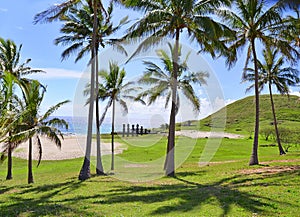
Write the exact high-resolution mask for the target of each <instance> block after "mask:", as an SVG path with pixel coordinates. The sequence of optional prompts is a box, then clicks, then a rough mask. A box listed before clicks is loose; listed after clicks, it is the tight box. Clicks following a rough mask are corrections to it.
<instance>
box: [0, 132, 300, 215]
mask: <svg viewBox="0 0 300 217" xmlns="http://www.w3.org/2000/svg"><path fill="white" fill-rule="evenodd" d="M117 141H119V142H126V144H127V146H128V149H127V150H126V151H124V152H123V154H121V155H119V157H121V158H122V159H126V160H128V161H132V162H136V163H140V162H145V161H147V162H150V161H151V160H152V161H154V160H156V159H159V158H161V157H162V156H163V154H164V153H165V144H166V138H165V137H160V136H159V135H156V136H153V135H147V136H143V137H133V138H132V137H129V138H125V139H124V140H123V139H122V138H117ZM177 141H178V144H179V145H178V146H177V152H176V153H177V154H181V152H183V151H185V149H186V148H193V149H192V150H191V153H190V154H189V155H188V157H187V159H186V161H185V162H184V163H183V164H182V165H180V166H179V168H178V169H177V176H176V178H165V177H163V178H159V179H157V180H153V181H149V182H135V183H132V182H126V181H121V180H118V179H117V178H116V177H117V175H112V176H102V177H97V176H93V177H92V178H91V179H89V180H87V181H84V182H80V181H78V180H77V176H78V172H79V170H80V167H81V165H82V160H83V159H72V160H63V161H43V162H42V163H41V165H40V167H39V168H34V178H35V184H32V185H27V184H26V175H27V174H26V173H27V170H26V167H27V162H26V161H25V160H21V159H16V158H14V162H13V163H14V168H13V177H14V179H13V180H10V181H5V180H4V178H5V174H6V172H5V170H6V163H4V164H2V165H0V216H291V217H293V216H297V215H299V209H300V192H299V189H298V188H299V185H300V179H299V175H300V161H299V157H300V152H299V150H297V149H296V148H292V149H291V150H290V152H289V153H288V154H287V155H285V156H279V155H278V150H277V148H276V147H270V146H260V148H259V156H260V157H259V158H260V161H261V162H263V163H262V164H261V165H259V166H254V167H249V166H248V165H247V163H248V160H249V155H250V151H251V146H252V142H253V141H252V140H249V139H238V140H233V139H223V140H222V143H221V145H220V147H219V149H218V151H217V153H216V154H215V155H214V157H213V159H212V161H213V162H211V163H210V164H209V165H207V166H199V164H198V162H199V158H200V156H201V153H202V151H203V150H204V146H205V144H206V143H207V142H208V141H211V142H216V143H218V142H219V140H207V139H199V140H193V139H189V138H185V137H181V138H177ZM260 144H262V145H263V144H268V142H267V141H263V140H261V141H260ZM194 145H195V146H194ZM188 146H191V147H188ZM108 159H109V157H108V156H107V157H105V161H107V160H108ZM218 162H219V163H218ZM220 162H221V163H220ZM117 163H118V162H117ZM105 168H107V165H105ZM255 170H258V171H257V172H254V171H255ZM259 170H260V171H259ZM91 171H92V172H94V171H95V168H94V167H93V165H92V167H91ZM140 172H143V170H140Z"/></svg>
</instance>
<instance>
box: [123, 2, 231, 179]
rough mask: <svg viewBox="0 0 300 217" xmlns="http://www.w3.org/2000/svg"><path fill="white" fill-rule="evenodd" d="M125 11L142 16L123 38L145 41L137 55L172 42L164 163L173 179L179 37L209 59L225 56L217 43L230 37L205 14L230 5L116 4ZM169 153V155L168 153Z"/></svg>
mask: <svg viewBox="0 0 300 217" xmlns="http://www.w3.org/2000/svg"><path fill="white" fill-rule="evenodd" d="M120 2H121V3H122V4H123V5H125V6H126V7H129V8H132V9H134V10H139V11H141V12H143V13H144V16H143V17H142V18H140V19H139V20H138V21H137V22H136V23H134V24H133V25H132V26H131V27H130V28H129V29H128V34H127V35H126V38H139V37H146V39H145V40H144V41H143V42H142V43H141V44H140V46H139V47H138V49H137V51H136V52H135V54H136V53H138V52H140V51H142V50H145V49H147V48H149V47H151V46H152V45H156V44H158V42H159V41H160V40H163V39H164V38H165V37H171V38H175V47H174V51H175V52H174V53H173V56H172V62H173V65H174V67H173V73H172V76H173V80H174V82H172V84H173V88H172V90H173V93H172V96H173V98H172V99H171V100H172V106H171V113H170V124H169V136H168V145H167V146H168V148H167V150H168V153H167V157H166V160H167V159H170V161H168V162H167V170H166V175H167V176H174V175H175V173H174V162H171V161H172V160H171V159H174V158H173V157H171V158H169V157H168V155H172V153H173V150H174V147H175V116H176V98H174V97H175V96H176V95H177V82H176V81H177V79H178V72H179V68H178V64H177V63H178V55H179V54H178V51H179V40H180V36H182V34H184V35H186V36H187V37H188V38H189V39H191V41H196V42H197V43H198V44H199V45H200V47H201V51H205V52H209V53H210V54H211V55H212V56H213V57H215V56H216V53H220V52H221V53H223V54H225V53H226V54H227V55H228V53H227V49H226V47H225V46H224V43H223V41H222V40H221V39H223V38H224V37H225V36H226V37H227V36H228V37H234V35H233V34H232V31H231V30H230V29H228V28H226V27H225V26H223V25H221V24H220V23H218V22H216V21H214V19H213V18H212V16H209V13H211V12H213V11H214V9H215V8H216V7H218V6H220V5H223V4H229V3H230V2H231V1H227V0H223V1H216V0H209V1H194V0H172V1H161V0H144V1H132V0H122V1H120ZM169 152H170V153H169Z"/></svg>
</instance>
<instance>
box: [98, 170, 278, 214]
mask: <svg viewBox="0 0 300 217" xmlns="http://www.w3.org/2000/svg"><path fill="white" fill-rule="evenodd" d="M241 177H242V176H241V175H235V176H232V177H228V178H224V179H221V180H220V181H217V182H214V183H212V184H200V183H197V182H192V181H189V180H188V179H187V178H185V177H183V178H182V177H180V176H177V177H176V178H175V179H176V180H178V181H179V182H178V183H177V184H165V185H156V186H150V187H144V186H131V187H123V186H122V187H119V188H117V189H113V190H111V192H110V193H111V194H110V196H109V197H108V198H106V200H105V201H104V202H103V201H102V202H101V203H102V204H115V203H119V204H122V203H128V202H133V203H135V202H142V203H144V204H151V203H159V202H165V201H177V202H175V203H168V205H161V206H160V205H159V204H157V208H156V209H155V210H153V211H152V212H151V213H149V215H158V216H163V215H166V214H171V213H172V212H174V215H175V213H176V214H178V212H179V213H180V212H181V213H186V212H189V211H192V210H194V209H199V208H200V207H201V206H203V205H205V204H208V203H210V202H211V200H212V199H216V201H217V202H218V203H219V207H220V209H222V214H221V215H220V216H226V215H228V214H229V211H230V209H231V206H233V205H234V206H238V207H241V208H242V209H243V210H247V211H249V212H252V213H261V212H263V213H264V214H266V212H267V211H266V210H264V209H263V207H272V204H273V203H274V202H275V203H280V202H279V201H274V200H272V199H270V198H268V197H264V196H259V195H256V194H253V193H249V192H242V191H239V190H238V189H236V188H234V187H233V186H232V185H231V184H228V182H232V181H234V180H236V179H241ZM244 181H245V182H246V181H247V179H245V180H244ZM164 204H165V203H164ZM170 204H171V205H170ZM199 214H200V213H199ZM212 214H213V213H212ZM267 214H269V215H271V213H267Z"/></svg>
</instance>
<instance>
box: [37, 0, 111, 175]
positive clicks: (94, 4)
mask: <svg viewBox="0 0 300 217" xmlns="http://www.w3.org/2000/svg"><path fill="white" fill-rule="evenodd" d="M81 2H82V0H67V1H65V2H63V3H61V4H59V5H55V6H53V7H50V8H49V9H48V10H45V11H43V12H41V13H39V14H37V15H36V16H35V18H34V22H35V23H39V22H52V21H55V20H59V19H61V18H62V17H63V16H65V15H66V14H67V13H68V12H69V10H70V8H71V7H72V6H76V5H78V4H80V3H81ZM85 2H87V4H88V5H89V8H92V11H93V12H94V13H93V15H94V14H97V15H99V14H102V13H104V14H105V16H106V19H107V20H109V17H108V13H107V11H106V10H105V8H104V6H103V4H102V1H100V0H87V1H85ZM91 17H92V18H93V22H92V23H93V25H92V38H91V41H90V42H91V46H90V49H91V60H90V61H89V64H90V65H91V82H90V83H91V88H90V96H95V90H94V87H95V83H96V86H97V85H98V82H95V79H97V78H95V77H96V72H97V71H98V70H97V68H98V63H97V58H95V57H97V53H98V46H99V41H98V40H99V39H98V29H99V28H98V23H99V22H98V16H91ZM100 29H101V28H100ZM82 54H83V53H82ZM93 100H94V97H90V102H89V112H88V129H87V141H86V153H85V158H84V162H83V165H82V168H81V170H80V174H79V179H80V180H86V179H88V178H89V177H90V160H89V159H90V153H91V142H92V124H93V110H94V102H93ZM96 109H98V103H97V102H96ZM96 114H97V116H96V118H97V121H96V123H97V156H98V157H97V169H96V171H97V174H102V173H103V167H102V163H101V162H100V159H101V158H100V151H99V150H100V135H99V134H100V132H99V131H100V130H99V121H98V112H96Z"/></svg>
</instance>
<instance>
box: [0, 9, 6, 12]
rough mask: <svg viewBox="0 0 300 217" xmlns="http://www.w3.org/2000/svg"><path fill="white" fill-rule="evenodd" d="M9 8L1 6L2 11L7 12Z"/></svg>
mask: <svg viewBox="0 0 300 217" xmlns="http://www.w3.org/2000/svg"><path fill="white" fill-rule="evenodd" d="M7 11H8V9H7V8H0V12H7Z"/></svg>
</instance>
